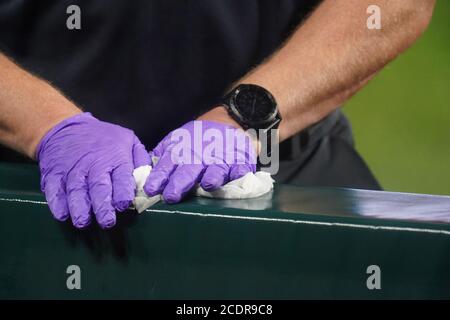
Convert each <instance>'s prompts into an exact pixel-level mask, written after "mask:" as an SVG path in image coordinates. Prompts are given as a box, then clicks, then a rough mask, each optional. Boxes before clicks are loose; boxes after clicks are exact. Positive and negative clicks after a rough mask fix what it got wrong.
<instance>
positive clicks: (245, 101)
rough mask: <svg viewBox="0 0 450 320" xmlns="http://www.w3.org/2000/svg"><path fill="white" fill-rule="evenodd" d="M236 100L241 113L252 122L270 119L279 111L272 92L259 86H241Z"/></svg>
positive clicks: (236, 105)
mask: <svg viewBox="0 0 450 320" xmlns="http://www.w3.org/2000/svg"><path fill="white" fill-rule="evenodd" d="M234 102H235V107H236V109H237V111H238V112H239V113H240V115H241V116H242V117H243V118H244V119H245V120H247V121H248V122H252V123H261V122H264V121H267V120H270V119H271V118H273V117H274V116H275V115H276V112H277V106H276V103H275V100H274V99H273V97H272V96H271V94H270V93H269V92H267V91H266V90H265V89H263V88H261V87H257V86H248V87H244V88H240V89H239V92H237V94H236V96H235V101H234Z"/></svg>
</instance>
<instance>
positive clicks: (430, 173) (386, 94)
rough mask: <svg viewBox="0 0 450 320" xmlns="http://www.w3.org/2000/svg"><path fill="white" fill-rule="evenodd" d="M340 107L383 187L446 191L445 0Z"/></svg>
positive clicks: (448, 82)
mask: <svg viewBox="0 0 450 320" xmlns="http://www.w3.org/2000/svg"><path fill="white" fill-rule="evenodd" d="M344 111H345V113H346V114H347V115H348V116H349V118H350V120H351V121H352V125H353V130H354V134H355V140H356V147H357V149H358V151H359V152H360V153H361V154H362V156H363V157H364V158H365V159H366V161H367V163H368V164H369V167H370V168H371V169H372V171H373V172H374V174H375V175H376V177H377V178H378V180H379V181H380V183H381V184H382V186H383V188H385V189H386V190H392V191H406V192H418V193H430V194H447V195H450V1H447V0H440V1H439V0H438V1H437V4H436V8H435V11H434V15H433V19H432V21H431V24H430V26H429V28H428V30H427V31H426V32H425V33H424V34H423V35H422V37H421V38H420V39H419V40H418V41H417V42H416V43H415V44H414V46H413V47H411V48H410V49H409V50H408V51H407V52H406V53H404V54H402V55H401V56H400V57H399V58H398V59H396V60H395V61H393V62H392V63H391V64H389V65H388V66H387V67H386V68H385V69H384V70H383V71H382V72H381V73H380V74H379V75H378V76H377V77H376V78H375V79H374V80H372V81H371V82H370V83H369V85H367V86H366V87H365V88H364V89H363V90H362V91H361V92H359V93H358V94H357V95H355V96H354V97H353V98H352V99H351V100H350V101H349V102H348V103H347V104H346V106H345V108H344Z"/></svg>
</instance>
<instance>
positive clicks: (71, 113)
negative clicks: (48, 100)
mask: <svg viewBox="0 0 450 320" xmlns="http://www.w3.org/2000/svg"><path fill="white" fill-rule="evenodd" d="M83 114H84V113H83V111H81V110H80V109H78V108H76V109H72V110H67V111H61V112H58V114H57V115H55V116H53V117H51V118H49V119H47V120H48V121H46V122H45V123H44V124H43V125H41V126H40V127H39V131H38V132H37V133H36V134H35V135H34V137H33V140H32V142H31V143H30V147H29V151H28V152H27V155H28V156H29V157H30V158H32V159H34V160H39V159H38V155H39V150H40V148H41V146H42V144H43V143H44V142H45V140H46V139H47V138H48V136H49V135H51V133H52V132H54V131H55V129H57V128H58V127H60V126H63V125H64V124H65V122H67V121H68V120H70V119H72V118H73V117H75V116H80V115H83Z"/></svg>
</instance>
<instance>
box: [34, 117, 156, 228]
mask: <svg viewBox="0 0 450 320" xmlns="http://www.w3.org/2000/svg"><path fill="white" fill-rule="evenodd" d="M36 157H37V159H38V160H39V167H40V170H41V190H42V191H43V192H44V193H45V197H46V198H47V203H48V205H49V207H50V210H51V211H52V213H53V215H54V217H55V218H56V219H57V220H60V221H64V220H66V219H68V218H69V216H70V217H71V218H72V223H73V225H74V226H75V227H77V228H84V227H86V226H88V225H89V224H90V223H91V219H92V218H91V216H92V215H91V212H93V213H94V215H95V218H96V219H97V222H98V223H99V225H100V226H101V227H102V228H111V227H112V226H114V225H115V223H116V215H115V210H117V211H123V210H125V209H127V208H128V207H129V206H130V204H131V202H132V200H133V198H134V195H135V183H134V179H133V174H132V173H133V170H134V168H136V167H138V166H141V165H147V164H149V163H150V157H149V155H148V153H147V152H146V150H145V148H144V146H143V145H142V144H141V143H140V141H139V139H138V138H137V137H136V136H135V135H134V133H133V131H131V130H128V129H125V128H122V127H120V126H118V125H114V124H111V123H107V122H102V121H99V120H98V119H96V118H94V117H93V116H92V115H91V114H90V113H82V114H78V115H75V116H73V117H70V118H68V119H65V120H64V121H62V122H60V123H59V124H57V125H56V126H55V127H53V128H52V129H51V130H50V131H49V132H48V133H47V134H46V135H45V136H44V137H43V139H42V140H41V142H40V143H39V145H38V147H37V150H36Z"/></svg>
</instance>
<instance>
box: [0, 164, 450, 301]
mask: <svg viewBox="0 0 450 320" xmlns="http://www.w3.org/2000/svg"><path fill="white" fill-rule="evenodd" d="M449 211H450V197H442V196H423V195H413V194H404V193H392V192H374V191H363V190H351V189H331V188H301V187H295V186H288V185H277V186H276V188H275V190H274V192H273V193H272V194H269V195H266V196H263V197H261V198H258V199H253V200H239V201H220V200H211V199H202V198H190V199H187V200H186V201H185V202H183V203H181V204H178V205H165V204H158V205H156V206H154V207H152V208H151V209H150V210H148V211H147V212H145V213H143V214H141V215H138V214H136V213H134V212H133V211H127V212H124V213H120V214H119V218H118V224H117V226H116V227H115V228H114V229H113V230H110V231H104V230H101V229H99V228H98V227H97V226H96V225H94V226H92V227H90V228H89V229H87V230H84V231H79V230H76V229H74V228H73V227H72V226H71V224H70V222H67V223H60V222H57V221H56V220H54V219H53V218H52V216H51V214H50V211H49V209H48V207H47V205H46V203H45V198H44V197H43V195H42V194H41V193H40V192H39V172H38V169H37V167H35V166H30V165H14V164H5V163H4V164H0V237H1V238H0V298H3V299H5V298H6V299H14V298H63V299H66V298H82V299H104V298H143V299H172V298H177V299H178V298H179V299H196V298H200V299H215V298H219V299H222V298H225V299H241V298H251V299H260V298H261V299H272V298H273V299H281V298H288V299H295V298H368V299H378V298H450V225H449V224H446V223H438V222H417V221H416V222H415V221H408V220H394V219H380V218H374V217H371V216H373V215H377V213H380V212H381V213H391V215H397V214H398V216H402V217H404V216H406V215H408V214H410V213H411V214H423V215H427V214H429V215H430V217H431V216H436V215H437V216H441V217H442V216H445V215H446V214H447V216H448V214H449ZM71 265H77V266H79V268H80V270H81V276H80V283H81V289H80V290H77V289H74V290H69V289H68V288H67V283H66V282H67V279H68V277H69V276H70V274H68V273H66V270H67V268H68V266H71ZM371 265H376V266H378V267H379V268H380V273H379V280H380V281H379V284H380V285H381V289H372V290H370V289H368V287H367V279H368V278H369V277H370V276H371V274H368V273H367V268H368V267H369V266H371ZM373 281H377V279H375V278H374V277H371V279H370V281H369V283H370V284H372V285H373V284H374V283H375V282H373ZM377 283H378V282H377Z"/></svg>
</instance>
